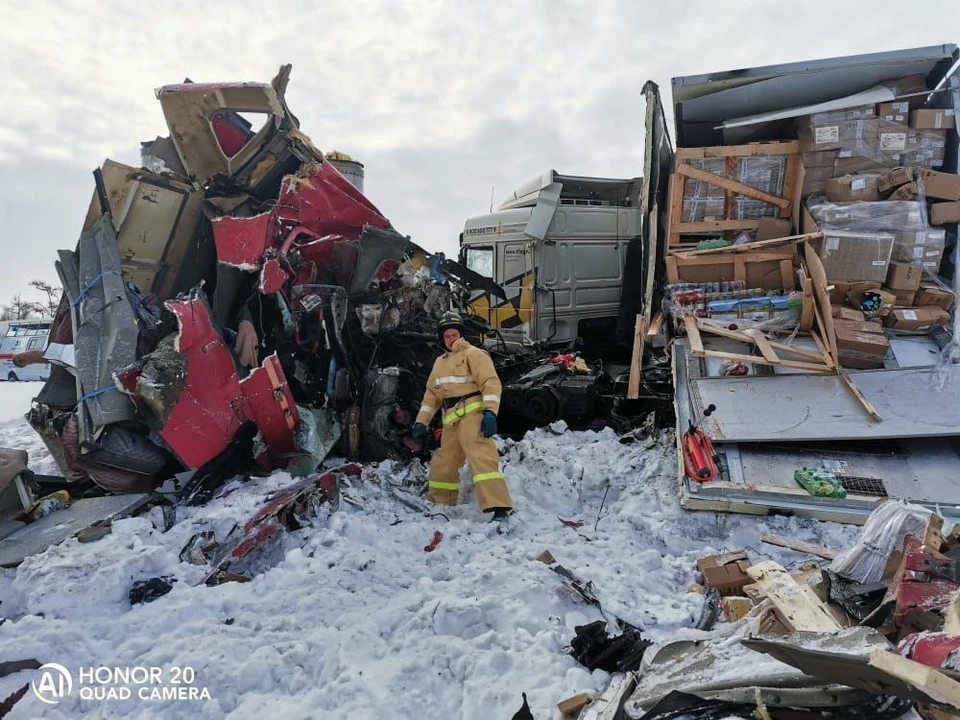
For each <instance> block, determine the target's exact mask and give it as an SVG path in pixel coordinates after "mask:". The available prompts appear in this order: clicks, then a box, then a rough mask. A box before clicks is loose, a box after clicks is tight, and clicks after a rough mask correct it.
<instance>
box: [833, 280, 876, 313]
mask: <svg viewBox="0 0 960 720" xmlns="http://www.w3.org/2000/svg"><path fill="white" fill-rule="evenodd" d="M879 289H880V283H879V282H876V281H866V282H849V281H846V280H834V281H833V282H832V283H831V284H830V286H829V288H828V290H829V292H830V303H831V304H832V305H833V306H834V310H836V306H838V305H844V304H848V305H852V306H854V307H856V306H859V305H860V298H862V297H863V294H864V293H865V292H866V291H867V290H879ZM858 312H859V311H858ZM834 317H836V312H834Z"/></svg>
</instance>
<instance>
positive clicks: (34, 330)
mask: <svg viewBox="0 0 960 720" xmlns="http://www.w3.org/2000/svg"><path fill="white" fill-rule="evenodd" d="M49 338H50V321H49V320H16V321H12V322H10V324H9V325H8V326H7V331H6V333H5V334H4V335H3V338H2V339H0V380H8V381H10V382H16V381H18V380H46V379H47V378H49V377H50V363H34V364H33V365H24V366H23V367H17V366H16V365H14V364H13V356H14V355H18V354H20V353H22V352H27V351H28V350H46V349H47V342H48V341H49Z"/></svg>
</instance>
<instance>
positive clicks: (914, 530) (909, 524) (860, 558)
mask: <svg viewBox="0 0 960 720" xmlns="http://www.w3.org/2000/svg"><path fill="white" fill-rule="evenodd" d="M932 514H933V513H932V512H931V511H930V510H927V509H926V508H925V507H921V506H920V505H911V504H909V503H905V502H903V501H902V500H895V501H894V500H892V501H889V502H885V503H883V504H882V505H880V507H878V508H877V509H876V510H874V511H873V512H872V513H870V517H868V518H867V522H866V524H864V526H863V530H862V531H861V532H860V536H859V537H858V538H857V540H856V542H854V543H853V545H851V546H850V547H849V548H848V549H846V550H844V551H843V552H841V553H840V554H839V555H837V556H836V557H835V558H834V559H833V562H831V563H830V567H829V569H830V570H831V571H832V572H835V573H836V574H838V575H841V576H843V577H845V578H848V579H849V580H853V581H854V582H858V583H863V584H869V583H875V582H879V581H880V580H881V578H882V576H883V570H884V568H886V566H887V560H888V559H889V558H890V553H892V552H893V551H894V550H899V549H900V548H902V546H903V539H904V538H905V537H906V536H907V535H913V536H915V537H920V538H922V537H923V533H924V530H925V529H926V526H927V520H928V519H929V518H930V516H931V515H932Z"/></svg>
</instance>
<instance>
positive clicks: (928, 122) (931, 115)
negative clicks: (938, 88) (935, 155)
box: [910, 110, 957, 130]
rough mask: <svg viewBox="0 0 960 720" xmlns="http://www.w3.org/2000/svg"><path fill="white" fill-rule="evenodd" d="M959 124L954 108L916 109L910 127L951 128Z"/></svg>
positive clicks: (911, 117) (912, 114) (912, 113)
mask: <svg viewBox="0 0 960 720" xmlns="http://www.w3.org/2000/svg"><path fill="white" fill-rule="evenodd" d="M956 126H957V122H956V119H955V118H954V113H953V110H914V111H912V112H911V113H910V127H912V128H915V129H917V130H950V129H951V128H955V127H956Z"/></svg>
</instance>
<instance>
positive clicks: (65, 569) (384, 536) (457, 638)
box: [0, 425, 856, 720]
mask: <svg viewBox="0 0 960 720" xmlns="http://www.w3.org/2000/svg"><path fill="white" fill-rule="evenodd" d="M563 430H564V428H563V426H562V425H560V426H557V427H554V428H553V429H543V430H538V431H536V432H532V433H529V434H528V435H527V436H526V437H525V438H524V439H523V440H521V441H519V442H511V441H506V442H503V443H501V449H502V453H503V469H504V473H505V475H506V477H507V481H508V484H509V486H510V491H511V493H512V495H513V497H514V500H515V504H516V507H517V509H518V513H517V516H516V520H517V527H516V529H515V530H514V531H513V533H512V534H511V535H509V536H506V537H503V536H500V535H497V534H496V533H495V532H493V529H492V526H491V525H489V524H487V522H486V517H484V516H482V515H481V514H480V513H479V511H478V510H477V508H476V503H475V500H474V498H473V497H472V494H473V493H472V489H471V488H469V483H468V482H467V475H466V473H464V477H463V479H464V483H463V486H464V488H465V491H464V493H463V496H462V497H461V503H460V505H458V506H457V507H456V508H452V509H444V508H437V509H442V510H445V515H446V516H447V517H443V516H441V515H433V516H426V515H424V514H422V513H418V512H416V511H414V510H411V509H409V508H408V507H406V506H404V505H402V504H400V503H399V502H398V501H397V500H396V499H395V498H394V497H393V496H392V494H391V492H390V490H391V487H390V486H391V484H393V483H400V482H402V481H403V479H404V477H405V476H406V475H407V473H409V472H410V471H409V469H406V468H401V467H399V466H394V465H393V464H392V463H383V464H382V465H380V466H379V467H377V468H367V469H366V470H365V473H364V476H363V479H362V480H358V481H356V482H354V484H353V486H352V487H348V488H345V494H346V496H347V497H348V499H349V500H350V501H352V502H344V503H342V504H341V509H340V510H339V511H338V512H336V513H333V514H330V515H328V516H325V517H324V518H323V519H322V520H320V521H318V522H317V523H316V524H315V525H314V526H311V527H309V528H306V529H304V530H300V531H297V532H295V533H290V534H288V535H286V536H284V538H283V541H282V545H280V546H279V547H277V548H275V549H274V550H273V552H272V553H269V554H268V555H267V556H265V557H264V558H262V560H261V564H262V571H261V572H260V573H259V574H258V575H257V576H256V577H255V578H254V579H253V581H252V582H250V583H244V584H240V583H228V584H225V585H221V586H218V587H205V586H202V585H201V586H197V585H195V584H196V583H199V582H200V581H201V578H202V576H203V573H204V570H203V568H200V567H197V566H192V565H187V564H184V563H181V562H180V561H179V559H178V553H179V551H180V549H181V548H182V547H183V545H184V544H185V543H186V542H187V540H188V539H189V538H190V536H191V535H193V534H194V533H196V532H199V531H201V530H214V531H215V532H216V533H217V537H218V538H222V537H223V536H224V535H225V534H226V533H227V532H229V530H230V528H231V527H232V526H233V524H234V523H237V522H240V523H242V522H244V521H245V520H246V519H247V518H249V517H250V516H251V515H252V514H253V513H254V512H255V511H256V509H257V508H258V507H259V505H260V504H261V503H262V502H263V501H264V499H265V498H266V497H267V496H268V495H269V494H270V493H271V492H273V491H275V490H276V489H277V488H280V487H283V486H285V485H288V484H290V483H291V482H292V479H291V478H290V477H289V476H288V475H286V474H284V473H276V474H274V475H272V476H271V477H269V478H267V479H265V480H259V481H255V482H251V483H248V484H247V485H245V486H243V487H242V488H241V489H240V490H238V491H236V492H234V493H232V494H230V495H229V496H227V497H225V498H219V499H215V500H214V501H212V502H211V503H209V504H208V505H207V506H206V507H202V508H180V509H178V512H179V518H178V522H177V524H176V525H175V526H174V527H173V528H172V529H171V530H170V531H168V532H167V533H163V532H160V531H159V530H158V529H157V528H155V527H154V525H153V524H152V523H151V521H150V520H149V519H148V518H146V517H140V518H131V519H126V520H123V521H119V522H117V523H115V525H114V529H113V533H112V534H111V535H109V536H107V537H105V538H104V539H102V540H100V541H98V542H94V543H89V544H80V543H78V542H77V541H76V540H70V541H68V542H66V543H64V544H63V545H61V546H60V547H55V548H51V549H49V550H48V551H47V552H45V553H43V554H42V555H38V556H35V557H32V558H28V559H27V560H26V561H25V562H24V563H23V564H22V565H21V566H20V567H19V568H17V569H16V570H8V571H3V574H2V575H0V597H2V599H3V604H2V605H0V612H2V614H3V615H4V616H6V617H7V618H8V619H7V621H6V622H4V623H3V624H2V625H0V656H2V657H4V658H5V659H10V660H12V659H19V658H36V659H37V660H38V661H40V662H58V663H60V664H62V665H64V666H66V667H67V668H76V667H79V666H90V665H107V666H114V665H118V666H123V665H134V664H136V665H143V666H147V665H149V666H159V667H162V668H170V667H173V666H178V667H182V666H190V667H192V668H193V669H194V670H195V672H196V681H195V684H196V685H197V686H198V687H201V686H202V687H206V688H207V689H208V691H209V693H210V696H211V700H204V701H179V702H174V701H142V700H137V699H136V698H133V699H130V700H119V701H118V700H103V701H96V700H81V699H79V698H78V697H76V696H75V694H74V696H71V697H69V698H67V699H65V700H64V701H63V702H61V704H60V705H58V706H55V707H53V706H44V705H43V704H42V703H41V702H40V701H39V700H38V699H37V698H35V697H33V695H32V694H31V693H28V695H27V696H26V697H25V698H24V699H23V700H22V701H21V702H20V704H19V705H18V706H17V708H16V709H15V710H14V712H13V713H12V714H11V717H14V718H16V717H21V718H23V717H32V716H36V715H38V714H43V715H44V716H45V717H63V718H67V717H77V716H80V715H83V716H98V717H125V716H135V715H138V716H142V717H158V718H180V717H185V716H190V717H200V718H216V717H222V716H223V715H224V714H226V713H230V715H231V717H236V718H246V717H249V718H255V717H261V716H264V715H267V714H269V716H271V717H290V718H305V717H330V718H351V719H358V718H381V717H390V718H408V717H409V718H440V717H456V718H462V719H463V720H487V719H488V718H504V717H511V716H512V714H513V713H514V712H515V711H516V710H517V709H518V708H519V707H520V704H521V697H520V693H521V692H526V693H527V695H528V697H529V701H530V705H531V708H532V710H533V714H534V716H535V717H537V718H538V720H543V719H544V718H553V717H556V716H557V710H556V703H557V702H558V701H559V700H561V699H563V698H565V697H567V696H569V695H572V694H575V693H577V692H581V691H591V690H599V689H601V688H602V687H603V686H604V685H605V684H606V682H607V680H608V678H609V676H608V675H607V673H604V672H601V671H596V672H591V671H589V670H587V669H586V668H584V667H582V666H580V665H579V664H578V663H577V662H576V661H574V660H573V659H572V658H571V657H570V656H569V655H567V654H565V653H564V647H565V646H566V644H567V643H568V642H569V641H570V639H571V638H572V637H573V634H574V632H573V628H574V626H576V625H579V624H583V623H587V622H591V621H593V620H597V619H600V614H599V612H598V611H597V610H596V608H593V607H591V606H588V605H585V604H584V603H583V602H582V601H581V600H580V599H579V597H577V596H576V595H574V594H573V593H571V592H570V591H569V590H568V589H566V588H565V587H564V586H563V585H562V584H561V583H560V582H559V578H558V577H557V576H556V574H554V573H553V572H551V571H550V570H549V569H548V568H547V567H546V566H545V565H543V564H542V563H540V562H537V561H536V560H535V559H534V558H535V557H536V556H537V555H538V554H539V553H540V552H541V551H543V550H545V549H549V550H550V551H551V553H553V555H554V556H555V557H556V559H557V560H558V561H559V562H560V563H561V564H563V565H565V566H566V567H568V568H569V569H571V570H572V571H574V572H575V573H577V574H578V575H581V576H582V577H583V578H585V579H589V580H592V581H593V582H594V583H595V585H596V588H597V593H598V595H599V596H600V598H601V601H602V602H603V604H604V607H605V608H606V609H607V610H608V611H610V612H612V613H614V614H616V615H617V616H619V617H621V618H623V619H625V620H627V621H629V622H631V623H633V624H635V625H637V626H640V627H642V628H644V629H645V631H646V633H647V634H648V635H649V636H650V637H651V638H652V639H663V638H665V637H668V636H669V635H670V634H671V633H672V632H674V631H676V630H678V629H681V628H685V627H689V626H691V625H692V624H693V621H694V617H695V616H696V615H697V614H698V613H699V610H700V602H701V598H700V596H699V595H696V594H688V593H685V591H684V589H685V587H686V585H687V584H688V583H689V582H691V580H693V577H694V573H695V567H694V564H695V561H696V558H697V557H699V556H701V555H703V554H706V553H711V552H715V551H721V550H724V549H737V548H740V547H744V546H747V547H748V548H751V549H755V548H756V547H757V546H758V545H759V542H758V540H757V533H758V532H759V531H761V530H770V531H773V532H777V533H780V534H786V535H790V536H791V537H795V538H798V539H804V540H808V541H811V542H821V543H824V544H828V545H831V544H832V545H835V546H837V545H838V544H839V543H841V542H842V543H846V542H848V541H849V539H850V538H851V537H852V536H853V535H854V534H855V532H856V531H855V529H853V528H844V527H841V526H837V525H829V524H822V523H818V522H816V521H810V520H801V519H788V518H771V519H766V520H763V521H758V520H757V519H755V518H748V517H738V516H724V515H715V514H707V513H697V514H693V513H685V512H683V511H681V510H680V509H679V507H678V505H677V494H676V477H675V472H676V458H675V456H674V454H673V451H672V445H671V443H669V442H666V443H664V444H663V445H658V446H654V447H653V448H651V449H645V448H644V447H643V446H642V445H641V444H621V443H620V441H619V438H618V437H617V435H616V434H615V433H613V432H612V431H611V430H605V431H603V432H599V433H595V432H577V433H573V432H564V431H563ZM12 432H13V431H12V430H10V431H8V435H7V436H5V437H6V440H7V442H9V441H10V440H11V439H13V436H12V435H11V434H10V433H12ZM21 432H23V426H21ZM21 437H22V435H21ZM604 495H606V497H605V498H604ZM601 505H602V506H603V508H602V511H601ZM558 518H562V519H564V520H573V521H581V522H582V523H583V524H582V526H580V527H579V528H571V527H568V526H567V525H564V524H563V523H561V521H560V520H559V519H558ZM436 530H440V531H441V532H442V533H443V539H442V540H441V541H440V543H439V545H438V546H437V548H436V550H435V551H433V552H430V553H427V552H424V546H425V545H426V544H427V543H429V542H430V539H431V538H432V537H433V534H434V531H436ZM763 551H764V554H766V555H772V556H773V557H776V558H778V559H779V560H780V561H781V562H784V563H785V564H790V563H797V562H798V561H800V560H809V556H803V555H799V554H797V553H793V552H791V551H788V550H782V549H779V548H770V547H768V546H763ZM158 575H174V576H176V577H177V578H178V582H177V583H176V584H175V585H174V588H173V590H172V591H171V592H170V593H169V594H168V595H166V596H164V597H162V598H160V599H158V600H156V601H154V602H152V603H150V604H146V605H138V606H135V607H131V606H130V604H129V601H128V600H127V592H128V591H129V588H130V586H131V585H132V584H133V582H135V581H136V580H141V579H145V578H149V577H154V576H158ZM30 676H31V674H30V673H18V674H16V675H13V676H9V677H7V678H3V679H0V697H5V696H6V695H7V694H9V693H10V692H12V691H13V690H14V689H16V688H17V687H19V686H20V685H22V684H23V683H24V682H27V681H28V680H29V679H30Z"/></svg>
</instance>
